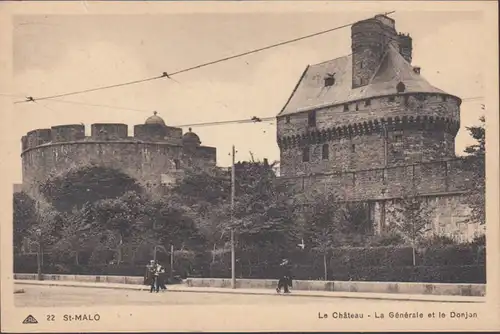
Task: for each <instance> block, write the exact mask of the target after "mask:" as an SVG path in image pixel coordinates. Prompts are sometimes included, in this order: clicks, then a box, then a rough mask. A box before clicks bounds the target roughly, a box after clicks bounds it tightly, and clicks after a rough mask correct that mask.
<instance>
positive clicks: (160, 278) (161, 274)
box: [158, 264, 167, 291]
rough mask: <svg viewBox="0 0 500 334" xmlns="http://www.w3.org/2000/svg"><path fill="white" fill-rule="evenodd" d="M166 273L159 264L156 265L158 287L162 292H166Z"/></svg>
mask: <svg viewBox="0 0 500 334" xmlns="http://www.w3.org/2000/svg"><path fill="white" fill-rule="evenodd" d="M166 278H167V277H166V272H165V267H164V266H162V265H161V264H159V265H158V286H159V287H160V289H162V291H166V290H167V287H166V286H165V282H166Z"/></svg>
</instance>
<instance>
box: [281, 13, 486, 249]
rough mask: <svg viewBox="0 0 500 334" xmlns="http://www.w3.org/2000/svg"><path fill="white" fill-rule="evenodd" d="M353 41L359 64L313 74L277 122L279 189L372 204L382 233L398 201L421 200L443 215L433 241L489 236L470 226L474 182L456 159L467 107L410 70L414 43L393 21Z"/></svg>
mask: <svg viewBox="0 0 500 334" xmlns="http://www.w3.org/2000/svg"><path fill="white" fill-rule="evenodd" d="M351 32H352V35H351V37H352V55H349V56H345V57H341V58H337V59H333V60H330V61H326V62H323V63H320V64H316V65H310V66H307V68H306V69H305V71H304V72H303V74H302V76H301V78H300V80H299V82H298V83H297V85H296V87H295V89H294V91H293V92H292V94H291V96H290V98H289V99H288V101H287V103H286V105H285V106H284V107H283V109H282V110H281V112H280V113H279V115H278V116H277V141H278V145H279V147H280V154H281V159H280V164H281V170H280V173H281V180H282V181H283V182H286V183H287V184H289V186H290V187H294V188H295V189H296V190H297V191H298V192H307V191H312V190H316V191H321V192H323V191H325V192H326V191H331V192H336V193H337V194H339V195H340V196H341V198H342V200H345V201H361V202H366V203H368V204H369V205H368V207H369V208H370V216H371V219H372V221H373V224H374V227H375V230H376V231H379V232H380V231H382V230H384V229H386V228H388V227H390V218H389V217H388V215H389V213H390V212H391V211H392V209H391V208H393V207H394V206H395V205H397V200H398V198H401V196H402V195H404V194H405V193H407V192H416V193H418V194H419V195H420V196H423V197H425V198H426V199H427V200H428V203H429V205H432V206H433V207H434V208H435V210H434V212H435V217H434V219H433V221H434V222H433V223H432V231H433V233H437V234H447V235H449V236H453V237H457V238H458V239H460V240H468V239H471V238H472V237H474V236H475V235H477V234H478V233H483V232H484V230H482V229H480V228H479V227H478V225H477V224H474V223H473V224H470V223H469V222H467V216H468V212H469V208H468V206H467V203H466V202H467V201H466V198H465V196H464V195H465V194H466V193H467V191H468V190H469V189H470V188H471V186H472V184H473V182H474V181H475V180H473V179H472V176H471V175H470V173H468V172H466V169H465V168H464V166H463V161H462V160H460V159H458V158H457V157H456V156H455V137H456V134H457V132H458V130H459V128H460V104H461V99H460V98H459V97H456V96H453V95H451V94H448V93H446V92H444V91H442V90H440V89H438V88H436V87H433V86H432V85H431V84H429V83H428V82H427V81H426V80H425V79H424V78H423V76H422V75H421V74H420V70H421V69H420V68H419V67H414V66H412V65H411V61H412V39H411V37H410V36H409V35H404V34H401V33H397V31H396V28H395V22H394V20H392V19H391V18H389V17H387V16H383V15H379V16H376V17H374V18H371V19H368V20H364V21H360V22H358V23H356V24H354V25H353V26H352V28H351ZM443 224H444V226H443ZM471 226H472V227H471Z"/></svg>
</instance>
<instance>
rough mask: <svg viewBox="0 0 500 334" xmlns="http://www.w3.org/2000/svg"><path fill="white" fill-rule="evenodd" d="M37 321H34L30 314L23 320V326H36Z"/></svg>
mask: <svg viewBox="0 0 500 334" xmlns="http://www.w3.org/2000/svg"><path fill="white" fill-rule="evenodd" d="M37 323H38V321H36V319H35V317H34V316H32V315H31V314H30V315H28V316H27V317H26V319H24V321H23V324H37Z"/></svg>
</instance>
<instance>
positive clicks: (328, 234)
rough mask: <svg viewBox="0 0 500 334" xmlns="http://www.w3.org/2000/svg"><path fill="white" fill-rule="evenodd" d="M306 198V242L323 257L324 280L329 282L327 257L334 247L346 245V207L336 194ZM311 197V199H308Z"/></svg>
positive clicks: (304, 234)
mask: <svg viewBox="0 0 500 334" xmlns="http://www.w3.org/2000/svg"><path fill="white" fill-rule="evenodd" d="M310 196H311V197H309V196H306V199H305V201H306V202H305V203H304V204H305V205H304V207H303V214H302V217H303V218H302V224H301V225H302V226H301V231H302V235H303V236H304V242H305V243H306V245H309V246H308V247H309V248H310V249H312V250H313V251H316V252H318V253H319V254H321V255H322V256H323V266H324V279H325V280H328V263H327V256H328V254H329V251H330V250H331V249H332V248H334V247H339V246H342V245H343V244H344V243H345V240H346V235H345V234H344V232H345V226H346V222H345V218H346V217H347V215H346V211H345V209H346V208H345V205H344V204H343V203H340V202H339V200H338V197H337V196H336V195H335V194H332V193H327V194H312V195H310ZM308 197H309V198H308Z"/></svg>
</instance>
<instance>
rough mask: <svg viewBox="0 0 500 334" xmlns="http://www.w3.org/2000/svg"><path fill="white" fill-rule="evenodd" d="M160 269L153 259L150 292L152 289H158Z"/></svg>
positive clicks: (157, 290)
mask: <svg viewBox="0 0 500 334" xmlns="http://www.w3.org/2000/svg"><path fill="white" fill-rule="evenodd" d="M160 270H161V266H160V265H159V264H158V262H156V261H155V263H154V265H153V267H152V268H151V278H152V279H151V288H150V290H149V292H150V293H152V292H153V291H156V293H158V292H159V291H160V282H159V277H160Z"/></svg>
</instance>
